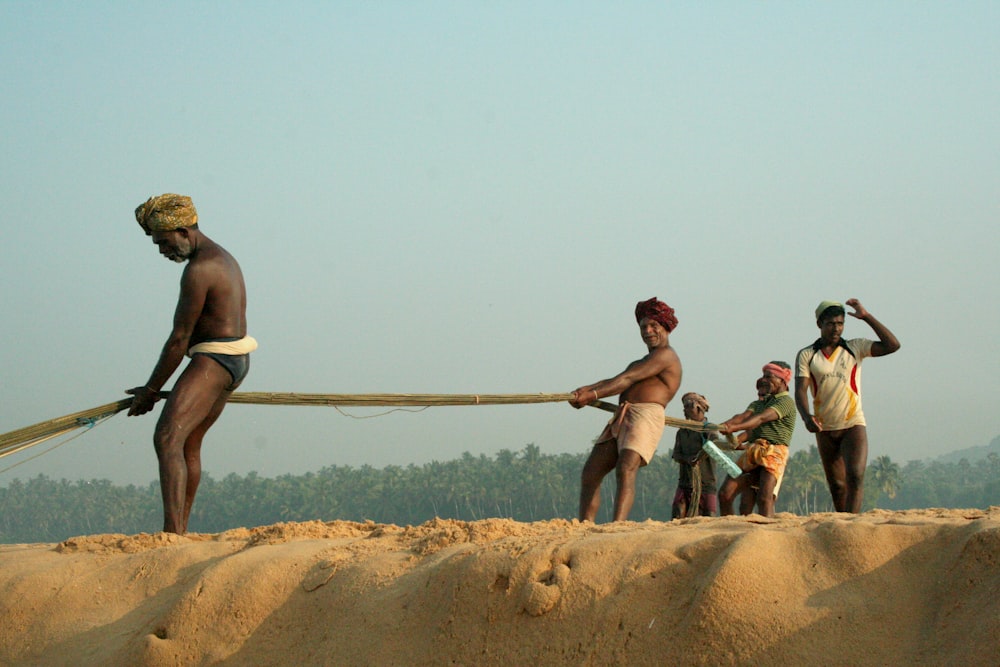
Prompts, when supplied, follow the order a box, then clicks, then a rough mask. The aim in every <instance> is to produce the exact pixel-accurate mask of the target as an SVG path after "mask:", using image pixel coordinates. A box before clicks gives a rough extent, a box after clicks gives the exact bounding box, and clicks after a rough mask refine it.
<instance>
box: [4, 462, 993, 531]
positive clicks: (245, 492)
mask: <svg viewBox="0 0 1000 667" xmlns="http://www.w3.org/2000/svg"><path fill="white" fill-rule="evenodd" d="M585 459H586V453H581V454H554V455H545V454H542V453H541V452H540V450H539V448H538V447H536V446H535V445H533V444H529V445H526V446H525V447H524V449H522V450H521V451H520V452H513V451H511V450H507V449H504V450H501V451H500V452H498V453H497V454H496V456H494V457H492V458H491V457H487V456H486V455H480V456H473V455H471V454H469V453H465V454H463V455H462V456H461V458H458V459H455V460H452V461H444V462H441V461H432V462H430V463H427V464H424V465H420V466H417V465H409V466H406V467H400V466H386V467H385V468H381V469H377V468H373V467H372V466H362V467H360V468H350V467H346V466H329V467H326V468H323V469H322V470H320V471H318V472H315V473H307V474H305V475H282V476H280V477H276V478H263V477H260V476H259V475H257V474H256V473H250V474H248V475H246V476H240V475H236V474H231V475H227V476H226V477H225V478H223V479H221V480H215V479H213V478H212V477H211V476H209V475H207V474H205V475H203V477H202V481H201V487H200V488H199V491H198V498H197V500H196V501H195V505H194V510H193V512H192V516H191V530H192V531H194V532H200V533H216V532H220V531H223V530H228V529H230V528H236V527H240V526H261V525H269V524H272V523H277V522H280V521H311V520H320V521H333V520H338V519H342V520H350V521H366V520H370V521H374V522H376V523H392V524H397V525H417V524H420V523H423V522H425V521H428V520H430V519H432V518H434V517H441V518H451V519H462V520H477V519H485V518H491V517H504V518H511V519H515V520H517V521H541V520H545V519H553V518H566V519H569V518H573V517H575V516H576V515H577V503H578V498H579V493H580V471H581V469H582V468H583V463H584V460H585ZM676 485H677V464H676V463H674V462H673V461H672V460H671V459H670V457H669V456H667V455H664V452H662V451H661V453H660V455H659V456H657V457H655V458H654V459H653V461H652V462H651V463H650V464H649V465H648V466H646V467H645V468H642V469H641V470H640V471H639V475H638V480H637V485H636V501H635V506H634V507H633V510H632V518H633V519H635V520H638V521H642V520H645V519H655V520H659V521H668V520H669V519H670V503H671V500H672V499H673V495H674V490H675V488H676ZM865 489H866V490H865V509H871V508H872V507H876V506H877V507H882V508H885V509H905V508H923V507H954V508H958V507H962V508H965V507H969V508H973V507H979V508H985V507H989V506H990V505H991V504H997V502H998V499H1000V455H997V454H996V453H991V454H990V455H989V456H988V457H987V458H986V459H985V460H983V461H981V462H978V463H977V464H975V465H973V464H970V463H969V462H968V461H967V460H964V459H963V460H961V461H959V462H957V463H942V462H940V461H936V462H932V463H929V464H927V463H922V462H919V461H911V462H910V463H907V464H906V465H905V466H902V467H900V466H899V465H897V464H895V463H893V462H892V461H891V460H890V459H889V457H886V456H880V457H878V458H877V459H875V460H874V461H872V462H871V464H870V465H869V467H868V474H867V475H866V479H865ZM614 491H615V480H614V474H613V473H612V474H610V475H608V477H607V478H606V479H605V482H604V484H603V486H602V489H601V493H602V498H603V502H602V505H601V511H600V513H599V514H598V517H597V519H598V521H599V522H605V521H610V519H611V505H612V499H613V497H614ZM775 509H776V510H777V511H778V512H793V513H796V514H808V513H811V512H827V511H832V506H831V504H830V495H829V492H828V491H827V488H826V479H825V477H824V474H823V466H822V464H821V463H820V460H819V455H818V453H817V451H816V448H815V447H810V448H809V449H806V450H801V449H800V450H798V451H795V452H794V453H793V454H792V456H791V458H790V459H789V462H788V468H787V470H786V473H785V479H784V482H783V485H782V489H781V493H780V494H779V497H778V503H777V506H776V508H775ZM161 521H162V515H161V505H160V490H159V485H158V484H156V483H153V484H150V485H148V486H146V487H137V486H133V485H129V486H115V485H113V484H112V483H111V482H109V481H107V480H100V481H98V480H94V481H89V482H86V481H78V482H69V481H66V480H61V481H54V480H51V479H48V478H46V477H44V476H41V475H40V476H38V477H35V478H33V479H30V480H28V481H26V482H22V481H21V480H18V479H14V480H13V481H11V482H10V483H9V484H8V485H7V486H6V487H3V488H0V543H26V542H57V541H60V540H64V539H67V538H69V537H72V536H74V535H82V534H95V533H123V534H134V533H139V532H154V531H156V530H158V529H159V527H160V525H161Z"/></svg>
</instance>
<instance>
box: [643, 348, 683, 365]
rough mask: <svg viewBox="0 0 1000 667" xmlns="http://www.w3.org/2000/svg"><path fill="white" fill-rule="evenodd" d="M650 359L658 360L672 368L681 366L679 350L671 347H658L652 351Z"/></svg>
mask: <svg viewBox="0 0 1000 667" xmlns="http://www.w3.org/2000/svg"><path fill="white" fill-rule="evenodd" d="M649 358H650V359H656V360H657V361H660V362H661V363H663V364H666V365H671V366H672V365H677V366H679V365H680V363H681V358H680V357H679V356H677V350H675V349H674V348H672V347H671V346H669V345H666V346H664V347H657V348H654V349H652V350H650V352H649Z"/></svg>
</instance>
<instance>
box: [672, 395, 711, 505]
mask: <svg viewBox="0 0 1000 667" xmlns="http://www.w3.org/2000/svg"><path fill="white" fill-rule="evenodd" d="M684 418H685V419H690V420H692V421H697V422H703V421H705V409H704V408H703V407H701V406H700V405H698V404H696V403H685V404H684ZM705 456H706V454H705V453H704V452H698V453H697V454H695V455H694V456H693V457H691V458H689V459H685V458H684V457H682V456H678V455H676V454H674V455H671V458H673V460H674V461H677V462H678V463H680V464H683V465H688V466H691V467H692V468H693V467H694V466H696V465H698V464H699V462H700V461H701V459H702V458H704V457H705ZM687 511H688V505H687V503H686V502H685V501H684V500H683V499H681V500H678V501H677V502H675V503H674V504H673V506H672V507H671V518H673V519H681V518H684V517H685V516H687Z"/></svg>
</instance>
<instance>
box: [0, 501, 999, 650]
mask: <svg viewBox="0 0 1000 667" xmlns="http://www.w3.org/2000/svg"><path fill="white" fill-rule="evenodd" d="M998 561H1000V508H996V507H994V508H991V509H990V510H989V511H983V510H967V511H962V510H921V511H907V512H881V511H875V512H869V513H866V514H863V515H860V516H851V515H835V514H816V515H812V516H809V517H799V516H794V515H780V516H779V517H778V518H776V519H773V520H768V519H764V518H762V517H759V516H752V517H727V518H701V519H688V520H684V521H678V522H673V523H659V522H652V521H649V522H644V523H631V522H628V523H622V524H607V525H596V526H595V525H593V524H579V523H577V522H575V521H574V522H568V521H559V520H556V521H546V522H539V523H531V524H525V523H518V522H515V521H509V520H501V519H495V520H485V521H476V522H462V521H448V520H436V521H432V522H429V523H426V524H423V525H421V526H415V527H405V528H404V527H399V526H392V525H376V524H371V523H369V524H359V523H352V522H340V521H338V522H332V523H321V522H312V523H290V524H277V525H273V526H266V527H261V528H255V529H239V530H232V531H228V532H225V533H221V534H218V535H188V536H185V537H179V536H176V535H168V534H164V533H157V534H152V535H149V534H140V535H133V536H124V535H93V536H85V537H78V538H74V539H70V540H67V541H66V542H63V543H61V544H58V545H54V544H32V545H3V546H0V608H2V609H3V613H2V618H3V622H2V624H0V664H3V665H13V664H31V665H70V664H72V665H192V664H231V665H292V664H294V665H341V664H344V665H442V664H457V665H505V666H513V665H525V664H535V663H542V664H570V665H606V664H639V665H673V664H684V665H744V664H766V665H803V664H809V665H904V664H907V665H913V664H926V665H939V664H969V665H997V664H1000V562H998Z"/></svg>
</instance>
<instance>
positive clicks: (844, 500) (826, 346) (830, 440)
mask: <svg viewBox="0 0 1000 667" xmlns="http://www.w3.org/2000/svg"><path fill="white" fill-rule="evenodd" d="M845 303H846V305H848V306H850V307H851V308H853V309H854V312H853V313H850V315H851V317H855V318H857V319H859V320H862V321H863V322H866V323H867V324H868V326H870V327H871V328H872V330H873V331H874V332H875V335H876V336H878V340H877V341H872V340H868V339H867V338H852V339H851V340H846V341H845V340H844V339H843V337H842V335H843V333H844V314H845V312H846V311H845V310H844V304H840V303H837V302H836V301H824V302H822V303H820V304H819V306H818V307H817V308H816V326H817V327H819V338H818V339H816V342H814V343H813V344H812V345H810V346H808V347H805V348H803V349H802V350H800V351H799V353H798V355H797V356H796V359H795V405H796V407H797V408H798V411H799V414H800V415H801V416H802V421H803V422H805V425H806V429H807V430H808V431H809V432H810V433H815V434H816V448H817V449H818V450H819V456H820V459H821V460H822V461H823V469H824V471H825V472H826V482H827V485H828V486H829V487H830V496H831V497H832V498H833V508H834V509H835V510H836V511H838V512H854V513H855V514H857V513H858V512H860V511H861V501H862V499H863V497H864V480H865V466H866V465H867V462H868V430H867V428H866V426H865V415H864V413H863V412H862V411H861V362H862V361H863V360H864V359H865V358H867V357H883V356H885V355H887V354H892V353H893V352H895V351H896V350H898V349H899V341H898V340H897V339H896V336H895V335H894V334H893V333H892V332H891V331H889V329H888V328H887V327H886V326H885V325H884V324H882V323H881V322H879V321H878V320H877V319H875V317H874V316H873V315H872V314H871V313H869V312H868V311H867V310H866V309H865V307H864V306H862V305H861V302H860V301H858V300H857V299H848V300H847V301H846V302H845ZM810 390H811V391H812V395H813V401H812V406H811V407H812V410H810V405H809V392H810Z"/></svg>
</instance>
